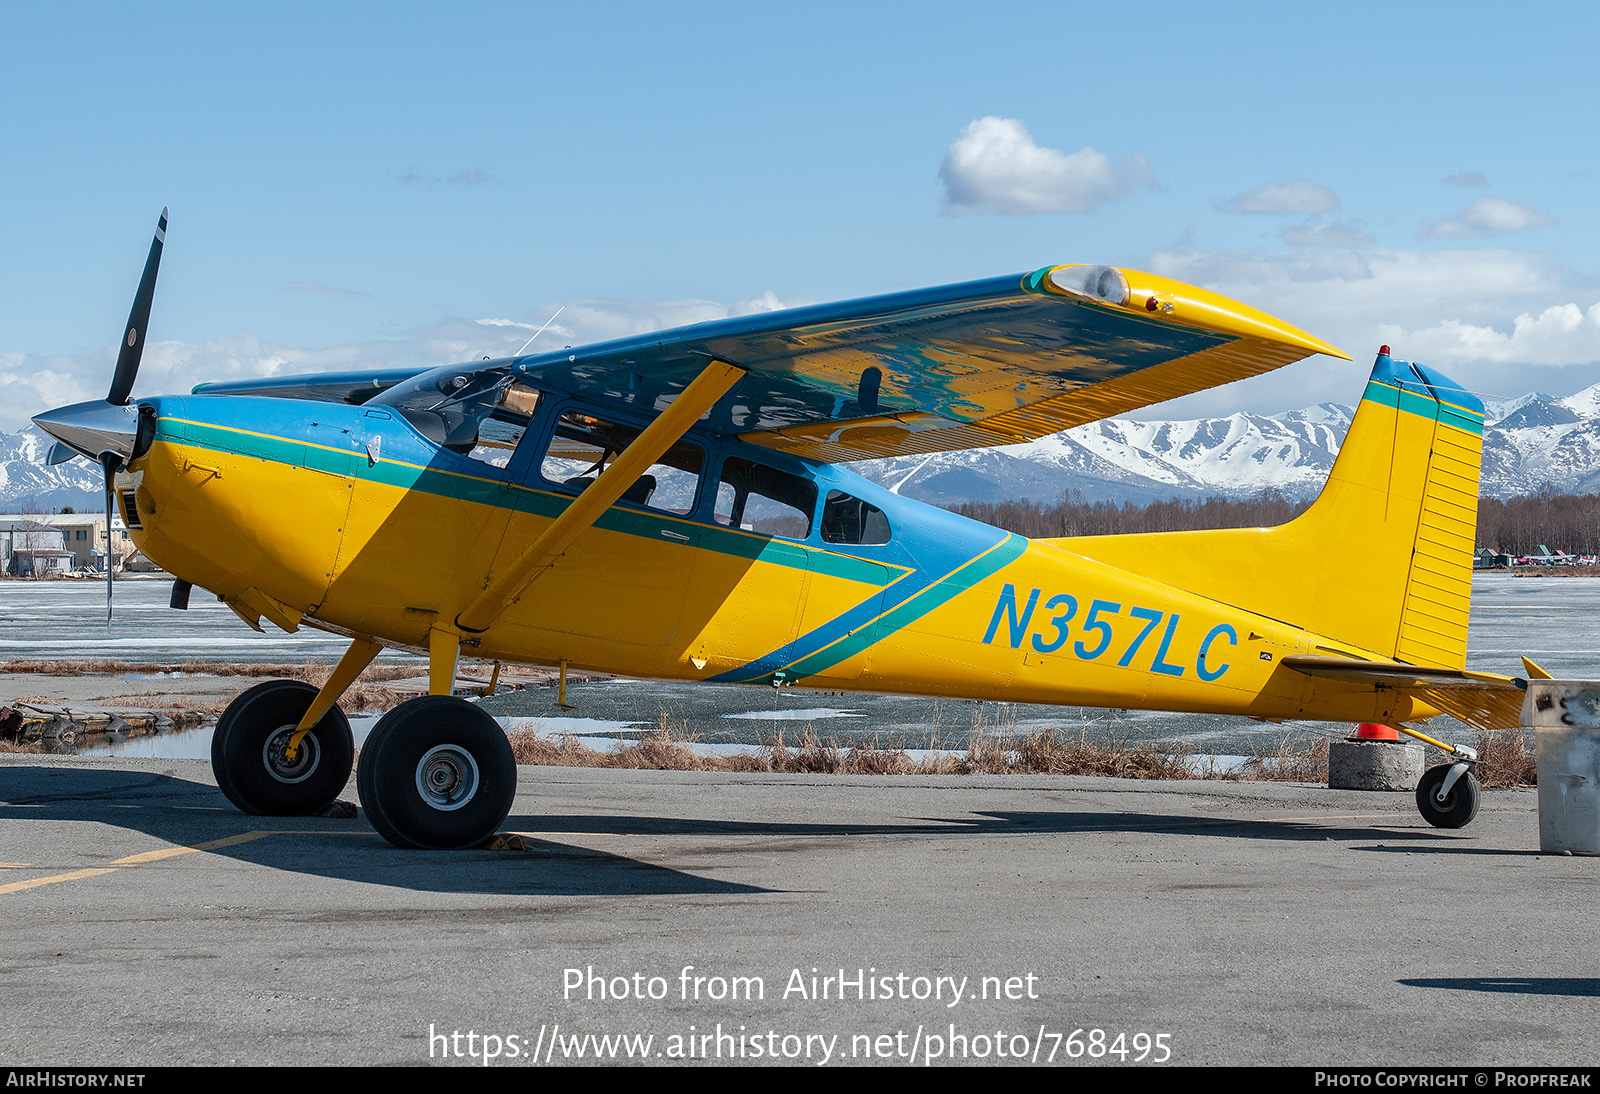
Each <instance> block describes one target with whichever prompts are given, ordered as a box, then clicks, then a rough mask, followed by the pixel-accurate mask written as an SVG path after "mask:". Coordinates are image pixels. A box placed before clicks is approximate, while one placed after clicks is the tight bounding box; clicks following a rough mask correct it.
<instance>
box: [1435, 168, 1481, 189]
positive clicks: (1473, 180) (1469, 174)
mask: <svg viewBox="0 0 1600 1094" xmlns="http://www.w3.org/2000/svg"><path fill="white" fill-rule="evenodd" d="M1444 184H1445V185H1446V186H1465V187H1467V188H1469V189H1475V188H1477V187H1482V186H1487V185H1489V180H1488V179H1486V178H1484V177H1483V176H1482V175H1480V174H1479V173H1478V172H1476V171H1457V172H1456V173H1455V174H1453V175H1451V176H1450V177H1449V178H1447V179H1445V180H1444Z"/></svg>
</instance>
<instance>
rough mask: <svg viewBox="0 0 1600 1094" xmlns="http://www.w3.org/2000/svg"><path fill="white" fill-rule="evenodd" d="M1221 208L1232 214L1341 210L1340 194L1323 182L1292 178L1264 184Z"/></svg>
mask: <svg viewBox="0 0 1600 1094" xmlns="http://www.w3.org/2000/svg"><path fill="white" fill-rule="evenodd" d="M1221 205H1222V208H1223V210H1224V211H1226V212H1230V213H1331V212H1333V211H1334V210H1335V209H1337V208H1338V207H1339V195H1338V194H1335V193H1334V192H1333V191H1332V190H1330V189H1328V188H1327V187H1326V186H1324V185H1322V184H1321V183H1320V182H1312V181H1311V180H1310V179H1290V180H1289V181H1288V182H1263V183H1262V184H1261V185H1260V186H1257V187H1256V188H1255V189H1254V190H1246V191H1245V192H1244V193H1242V194H1235V195H1234V196H1233V197H1231V198H1229V199H1228V200H1227V201H1224V202H1222V203H1221Z"/></svg>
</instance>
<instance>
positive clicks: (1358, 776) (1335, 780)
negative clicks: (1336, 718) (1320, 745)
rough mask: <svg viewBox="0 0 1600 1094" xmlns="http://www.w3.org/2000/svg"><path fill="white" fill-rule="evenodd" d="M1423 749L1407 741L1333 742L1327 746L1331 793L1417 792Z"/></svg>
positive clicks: (1420, 775)
mask: <svg viewBox="0 0 1600 1094" xmlns="http://www.w3.org/2000/svg"><path fill="white" fill-rule="evenodd" d="M1422 769H1423V751H1422V746H1421V745H1419V744H1413V743H1412V742H1410V741H1407V742H1405V743H1403V744H1400V743H1396V742H1394V741H1334V742H1333V743H1332V744H1330V745H1329V746H1328V789H1330V790H1415V789H1416V788H1417V780H1418V779H1420V778H1422Z"/></svg>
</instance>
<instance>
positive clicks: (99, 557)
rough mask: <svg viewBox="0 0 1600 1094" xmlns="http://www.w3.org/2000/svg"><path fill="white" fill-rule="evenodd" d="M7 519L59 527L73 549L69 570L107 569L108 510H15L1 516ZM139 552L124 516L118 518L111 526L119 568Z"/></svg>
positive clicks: (63, 538)
mask: <svg viewBox="0 0 1600 1094" xmlns="http://www.w3.org/2000/svg"><path fill="white" fill-rule="evenodd" d="M5 521H31V522H33V523H36V524H42V525H45V526H46V527H49V528H53V529H56V530H57V531H59V532H60V533H61V536H62V540H63V542H62V544H61V546H62V547H64V548H65V549H66V550H68V551H70V552H72V565H71V566H68V567H67V569H69V570H98V571H100V572H102V573H103V572H105V568H106V515H105V514H104V513H14V514H10V515H0V523H4V522H5ZM134 551H135V548H134V546H133V541H132V540H131V539H129V538H128V529H127V528H125V527H123V524H122V517H121V516H120V515H119V516H117V517H116V519H115V521H114V523H113V525H112V528H111V553H112V555H113V556H115V558H116V565H117V568H118V569H122V568H124V566H125V564H126V562H127V560H128V556H129V555H130V554H132V553H133V552H134Z"/></svg>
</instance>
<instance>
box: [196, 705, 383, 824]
mask: <svg viewBox="0 0 1600 1094" xmlns="http://www.w3.org/2000/svg"><path fill="white" fill-rule="evenodd" d="M316 695H317V689H316V688H314V687H312V686H311V685H310V684H305V683H301V682H300V681H298V680H268V681H267V682H266V683H264V684H257V685H256V686H255V687H253V688H251V689H250V690H248V691H246V692H244V693H243V694H241V695H240V696H239V697H238V698H237V699H235V700H234V701H233V702H231V703H229V704H228V709H227V710H225V711H223V712H222V717H221V718H220V719H218V720H217V728H216V731H215V732H214V733H213V734H212V736H211V770H212V772H213V774H215V775H216V778H217V786H218V787H220V788H221V790H222V793H223V794H224V795H225V796H226V797H227V799H228V800H229V801H230V802H232V803H233V804H234V805H236V806H238V807H239V808H240V809H241V810H243V811H244V812H246V813H253V814H257V815H261V816H269V817H296V816H304V815H306V814H308V813H317V812H320V811H321V810H323V809H324V808H326V807H327V806H328V805H329V804H330V803H331V802H333V800H334V799H335V798H337V797H338V796H339V792H340V791H341V790H343V789H344V784H345V783H346V782H348V781H349V779H350V768H351V766H352V765H353V764H354V762H355V741H354V739H353V738H352V737H351V735H350V723H349V722H348V721H347V720H346V719H345V716H344V714H343V713H342V712H341V711H340V710H339V708H338V707H330V708H329V709H328V713H326V714H324V715H323V716H322V719H321V720H320V721H318V722H317V724H316V725H314V726H312V727H311V730H310V732H308V733H307V734H306V735H305V736H304V737H303V738H301V740H300V745H299V747H298V748H297V749H295V754H294V756H293V757H290V756H289V754H288V752H289V747H288V746H289V740H290V738H291V737H293V736H294V731H295V726H297V725H299V723H300V718H301V716H302V715H304V714H305V712H306V711H307V710H309V709H310V708H311V700H312V699H314V698H316Z"/></svg>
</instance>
